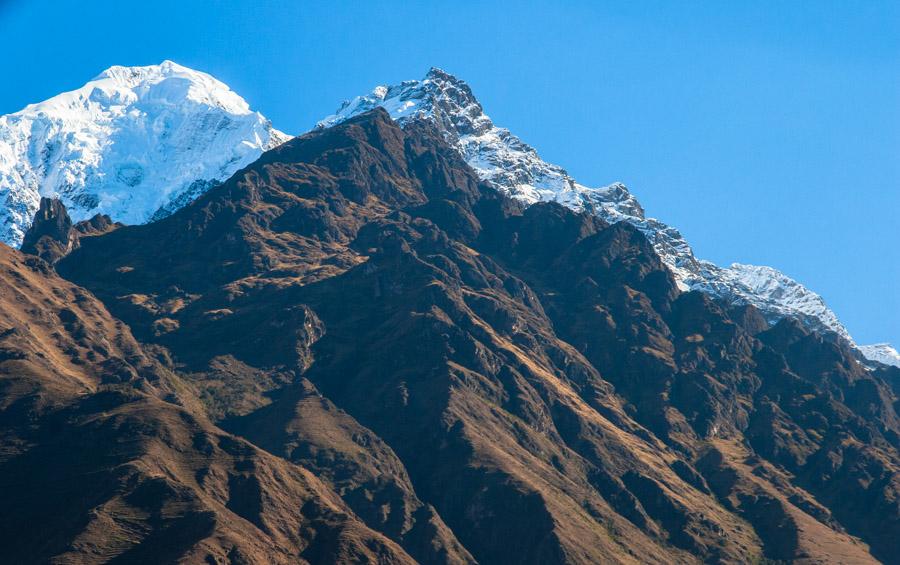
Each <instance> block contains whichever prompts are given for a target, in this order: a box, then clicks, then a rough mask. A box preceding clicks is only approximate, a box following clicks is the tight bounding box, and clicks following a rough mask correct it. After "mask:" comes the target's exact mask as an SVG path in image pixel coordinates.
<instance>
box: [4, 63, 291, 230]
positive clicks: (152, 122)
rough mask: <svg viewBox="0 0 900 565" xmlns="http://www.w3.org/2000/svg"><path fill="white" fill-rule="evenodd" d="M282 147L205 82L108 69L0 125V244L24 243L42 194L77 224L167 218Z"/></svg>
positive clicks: (174, 70)
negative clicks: (101, 217) (104, 217)
mask: <svg viewBox="0 0 900 565" xmlns="http://www.w3.org/2000/svg"><path fill="white" fill-rule="evenodd" d="M286 139H288V136H286V135H285V134H283V133H281V132H279V131H277V130H275V129H274V128H273V127H272V125H271V124H270V123H269V121H268V120H267V119H266V118H265V117H263V116H262V115H261V114H259V113H258V112H253V111H251V110H250V107H249V106H248V105H247V102H245V101H244V99H242V98H241V97H240V96H238V95H237V94H236V93H234V92H232V91H231V90H230V89H229V88H228V86H226V85H225V84H223V83H221V82H219V81H218V80H216V79H214V78H213V77H211V76H210V75H208V74H205V73H201V72H198V71H194V70H191V69H188V68H185V67H182V66H180V65H177V64H175V63H173V62H171V61H164V62H163V63H162V64H159V65H153V66H147V67H118V66H117V67H111V68H109V69H107V70H106V71H104V72H102V73H101V74H100V75H98V76H97V77H96V78H94V79H93V80H92V81H90V82H88V83H87V84H86V85H84V86H83V87H81V88H79V89H77V90H73V91H71V92H66V93H63V94H59V95H57V96H54V97H53V98H50V99H49V100H46V101H44V102H41V103H38V104H32V105H29V106H27V107H26V108H24V109H23V110H21V111H19V112H16V113H14V114H9V115H6V116H2V117H0V241H2V242H5V243H7V244H9V245H12V246H18V245H20V244H21V242H22V237H23V235H24V233H25V231H26V230H27V229H28V226H29V225H30V223H31V219H32V217H33V216H34V213H35V211H36V210H37V209H38V204H39V202H40V197H41V196H58V197H59V198H60V199H61V200H62V201H63V203H64V204H65V205H66V207H67V209H68V211H69V214H70V215H71V217H72V219H73V220H74V221H79V220H84V219H88V218H90V217H92V216H94V215H95V214H98V213H102V214H108V215H109V216H111V217H112V219H113V220H116V221H121V222H123V223H126V224H136V223H143V222H146V221H149V220H151V219H153V218H158V217H162V216H165V215H167V214H170V213H171V212H173V211H174V210H176V209H178V208H179V207H181V206H183V205H185V204H187V203H189V202H191V201H192V200H193V199H194V198H196V197H197V196H199V195H200V194H201V193H202V192H204V191H205V190H206V189H208V188H209V187H210V186H213V185H215V184H216V183H218V182H220V181H222V180H225V179H227V178H228V177H230V176H231V175H232V174H233V173H234V172H235V171H237V170H238V169H240V168H241V167H243V166H245V165H247V164H249V163H251V162H252V161H254V160H255V159H256V158H257V157H259V155H260V154H261V153H262V152H263V151H265V150H267V149H270V148H272V147H274V146H276V145H278V144H280V143H282V142H283V141H285V140H286Z"/></svg>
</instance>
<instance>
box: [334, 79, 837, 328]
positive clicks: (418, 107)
mask: <svg viewBox="0 0 900 565" xmlns="http://www.w3.org/2000/svg"><path fill="white" fill-rule="evenodd" d="M375 107H382V108H384V109H385V110H387V111H388V113H389V114H390V115H391V117H393V118H394V119H395V120H397V121H398V122H400V124H401V125H403V124H405V123H406V122H408V121H410V120H418V119H421V120H427V121H430V122H432V123H433V124H435V125H436V126H437V127H438V129H439V131H441V132H442V133H443V135H444V136H445V138H446V139H447V141H448V142H450V143H451V145H453V146H455V147H456V149H457V150H458V151H459V152H460V154H461V155H462V157H463V158H464V159H465V160H466V162H467V163H468V164H469V165H470V166H471V167H472V168H473V169H474V170H475V171H476V172H477V173H478V175H479V176H480V177H481V178H482V180H485V181H487V182H489V183H491V184H493V185H494V186H495V187H496V188H497V189H499V190H500V191H502V192H504V193H506V194H508V195H509V196H512V197H513V198H517V199H519V200H521V201H523V202H525V203H526V204H533V203H535V202H540V201H552V202H558V203H560V204H563V205H565V206H568V207H570V208H573V209H575V210H587V211H591V212H593V213H594V214H597V215H598V216H600V217H602V218H603V219H604V220H606V221H607V222H610V223H615V222H620V221H626V222H629V223H631V224H633V225H635V226H636V227H637V228H638V229H640V230H641V231H642V232H643V233H644V234H645V235H646V236H647V238H648V239H649V240H650V242H651V243H652V244H653V246H654V248H655V250H656V251H657V253H658V254H659V256H660V257H661V258H662V260H663V262H665V263H666V265H667V266H668V267H669V268H670V270H671V271H672V273H673V275H674V276H675V279H676V280H677V282H678V284H679V286H680V287H681V288H682V289H683V290H697V291H701V292H705V293H707V294H710V295H713V296H716V297H718V298H721V299H723V300H725V301H726V302H729V303H732V304H752V305H753V306H755V307H756V308H758V309H759V310H760V311H761V312H762V313H763V315H764V316H765V317H766V318H767V319H768V320H769V322H770V323H774V322H776V321H778V320H780V319H782V318H785V317H793V318H796V319H798V320H800V321H801V322H802V323H803V324H804V325H805V326H807V327H809V328H811V329H814V330H817V331H826V332H833V333H836V334H838V335H840V336H841V337H843V338H844V339H846V340H847V341H849V342H850V343H853V340H852V338H851V336H850V334H849V333H848V332H847V330H846V328H845V327H844V326H843V324H841V322H840V320H839V319H838V317H837V316H836V315H835V314H834V312H832V311H831V310H830V309H829V308H828V306H827V305H826V303H825V301H824V300H823V299H822V297H821V296H819V295H818V294H816V293H815V292H813V291H811V290H809V289H808V288H806V287H805V286H803V285H802V284H800V283H799V282H797V281H795V280H793V279H791V278H790V277H788V276H786V275H784V274H783V273H781V272H780V271H778V270H776V269H773V268H771V267H760V266H753V265H743V264H733V265H731V266H730V267H719V266H717V265H715V264H713V263H711V262H709V261H704V260H701V259H698V258H697V257H695V256H694V252H693V250H692V249H691V246H690V245H689V244H688V242H687V241H686V240H685V238H684V237H683V236H682V234H681V232H680V231H678V229H676V228H674V227H672V226H669V225H667V224H665V223H663V222H661V221H659V220H657V219H655V218H649V217H647V216H646V215H645V213H644V209H643V207H642V206H641V204H640V203H639V202H638V200H637V198H635V197H634V195H633V194H631V192H630V191H629V190H628V188H627V187H626V186H625V185H624V184H622V183H612V184H610V185H607V186H602V187H588V186H585V185H582V184H580V183H578V182H577V181H575V179H573V178H572V177H571V176H570V175H569V174H568V173H567V172H566V170H565V169H563V168H562V167H560V166H558V165H554V164H551V163H547V162H546V161H544V160H543V159H541V158H540V156H539V155H538V154H537V151H535V150H534V149H533V148H532V147H531V146H529V145H528V144H526V143H525V142H523V141H522V140H520V139H519V138H518V137H516V136H515V135H513V134H512V133H510V131H509V130H507V129H504V128H500V127H496V126H495V125H494V123H493V122H492V121H491V119H490V118H488V116H487V115H486V114H485V113H484V110H483V108H482V106H481V104H480V103H479V102H478V100H477V99H476V98H475V96H474V95H473V94H472V90H471V88H469V86H468V85H467V84H466V83H465V82H464V81H462V80H460V79H458V78H456V77H454V76H452V75H450V74H448V73H446V72H444V71H442V70H440V69H435V68H432V69H431V70H430V71H429V72H428V74H427V75H425V78H423V79H422V80H411V81H405V82H402V83H400V84H398V85H394V86H378V87H376V88H375V89H374V90H372V92H370V93H369V94H366V95H363V96H358V97H356V98H354V99H352V100H349V101H347V102H344V104H343V105H342V106H341V107H340V108H339V109H338V111H337V112H336V113H335V114H333V115H331V116H328V117H327V118H325V119H324V120H322V121H321V122H319V124H318V127H320V128H322V127H329V126H332V125H335V124H337V123H340V122H342V121H344V120H346V119H348V118H351V117H353V116H356V115H358V114H361V113H363V112H367V111H369V110H372V109H373V108H375Z"/></svg>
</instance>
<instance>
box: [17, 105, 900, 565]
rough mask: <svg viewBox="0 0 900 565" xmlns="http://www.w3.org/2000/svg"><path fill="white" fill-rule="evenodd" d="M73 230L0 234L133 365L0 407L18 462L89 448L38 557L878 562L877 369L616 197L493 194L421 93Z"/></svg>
mask: <svg viewBox="0 0 900 565" xmlns="http://www.w3.org/2000/svg"><path fill="white" fill-rule="evenodd" d="M80 243H81V244H80V247H79V248H77V249H74V250H72V251H71V252H70V253H68V254H67V255H65V256H64V257H62V258H61V259H60V260H59V261H58V263H57V264H56V270H57V271H58V272H59V275H60V276H61V277H62V278H64V279H67V281H71V282H67V281H63V280H62V279H61V278H60V277H58V276H57V275H56V274H55V273H54V271H53V270H52V269H51V268H50V267H49V266H47V265H46V264H45V263H43V262H41V261H40V260H39V259H36V258H25V257H24V256H22V255H20V254H15V257H16V258H17V260H18V261H20V262H21V261H26V262H27V261H30V262H32V264H33V265H35V268H36V269H39V270H42V272H43V273H44V274H43V275H41V276H43V277H45V278H46V279H47V280H53V281H56V283H55V284H60V285H62V284H65V285H68V287H69V288H71V289H78V290H77V292H81V293H83V294H84V295H85V296H87V297H89V298H90V300H91V304H95V305H96V308H98V309H102V312H103V316H104V319H105V320H121V322H118V321H115V322H112V323H114V324H118V325H117V326H115V327H116V328H118V329H115V330H112V329H110V335H118V336H120V338H121V336H125V335H127V336H128V340H129V341H128V344H130V345H129V347H132V348H133V349H134V351H136V352H137V353H135V355H138V357H135V359H136V360H135V361H128V359H130V357H129V356H128V355H119V354H118V353H116V354H110V355H111V356H112V357H115V358H122V359H125V360H126V362H127V363H128V366H129V367H131V366H134V365H135V363H138V361H137V359H138V358H140V359H142V361H140V363H138V365H140V366H141V367H144V366H145V365H146V367H145V368H141V369H139V368H135V369H134V372H135V373H136V376H135V377H134V378H133V379H131V380H130V381H128V382H125V383H119V384H116V385H115V387H113V388H112V389H111V390H107V389H106V388H103V387H101V386H100V385H98V384H97V383H98V382H101V381H102V380H103V379H104V378H108V377H104V376H103V375H104V373H103V372H102V370H101V368H95V367H94V365H85V364H82V365H77V366H78V367H79V371H80V372H78V373H77V374H78V375H79V377H78V378H79V380H80V381H85V383H84V384H81V385H79V386H81V387H83V391H84V392H78V393H75V392H72V393H68V394H69V396H68V397H66V398H67V399H66V400H64V401H60V406H59V408H58V409H57V408H55V409H54V410H49V411H47V412H39V413H35V415H34V416H33V417H31V419H30V420H29V419H27V418H26V417H25V416H24V414H26V413H28V412H27V410H24V409H22V410H19V411H18V412H9V411H8V410H7V412H5V413H4V414H9V415H8V416H4V417H3V419H2V420H0V422H3V423H4V426H5V427H4V433H9V434H13V435H15V434H19V435H21V437H22V438H23V439H21V440H18V441H19V443H17V444H15V445H19V444H21V445H22V446H23V447H21V453H19V452H15V453H13V454H12V455H10V456H9V457H8V458H7V459H5V460H4V462H3V463H0V474H3V473H9V474H8V475H3V476H16V477H20V478H19V480H20V481H23V482H24V483H25V484H26V488H27V489H31V490H30V491H28V490H26V491H23V492H36V491H39V490H40V489H46V487H47V486H48V485H50V484H57V483H53V482H52V481H53V480H55V475H54V476H50V475H46V474H44V473H37V474H35V475H34V476H27V473H26V471H27V469H31V468H33V467H36V466H39V463H40V461H43V460H44V458H46V457H49V453H51V452H53V451H59V452H61V453H66V454H69V455H68V457H67V460H69V459H70V460H71V461H73V463H72V469H76V468H77V469H81V468H87V469H90V470H91V472H96V473H97V476H98V477H100V478H102V479H103V480H99V479H98V482H97V483H96V484H94V483H86V484H88V485H89V487H90V488H86V489H84V491H85V493H87V494H86V495H85V498H84V501H83V502H82V503H80V504H75V505H72V506H71V509H70V510H69V511H68V513H67V514H66V516H68V517H67V518H65V520H66V525H65V526H63V525H62V523H61V522H52V524H53V525H52V527H50V526H48V529H47V530H46V531H47V532H51V531H52V532H59V534H58V535H59V540H60V541H59V543H58V544H57V545H54V546H52V547H53V549H47V550H46V553H44V554H42V555H46V556H47V557H48V558H49V557H52V556H63V555H68V554H66V553H65V552H76V554H77V555H79V556H83V555H87V554H89V552H91V551H93V548H94V547H102V548H103V549H102V551H101V552H100V553H99V555H104V556H111V555H115V556H122V555H124V556H125V557H123V558H122V559H128V558H135V559H138V558H149V557H151V556H152V557H154V558H159V559H163V560H166V559H181V558H185V559H189V560H190V559H196V560H200V559H211V560H215V559H219V558H221V559H222V560H226V561H227V560H231V561H232V562H239V561H240V560H239V559H237V558H236V557H235V556H238V555H239V556H241V559H245V560H247V561H253V560H256V561H258V562H265V561H269V562H278V561H279V560H282V561H286V560H291V559H295V560H297V559H306V560H308V561H311V562H323V561H324V562H331V561H338V562H350V561H354V562H356V561H368V562H372V561H378V562H402V561H404V560H417V561H419V562H423V563H472V562H480V563H597V562H603V563H635V562H661V563H662V562H665V563H681V562H684V563H695V562H724V563H745V562H753V561H760V560H763V559H771V560H780V561H798V562H817V563H847V562H854V563H864V562H876V561H878V560H881V561H883V562H888V563H896V562H900V554H898V548H897V546H896V539H898V538H900V502H898V499H897V493H898V492H900V489H898V486H900V482H898V481H900V475H898V469H900V455H898V448H900V420H898V416H897V412H896V410H897V409H898V406H900V405H898V393H900V370H894V369H891V368H887V367H882V368H879V369H876V370H873V371H868V370H866V369H865V368H863V367H862V366H861V365H860V364H859V363H858V362H857V361H856V358H855V356H854V355H853V353H852V351H851V350H850V349H848V348H847V347H846V345H845V344H842V343H840V342H838V341H835V340H833V339H830V338H825V337H822V336H819V335H817V334H815V333H809V332H807V331H806V330H804V329H802V328H801V327H800V326H799V325H797V324H792V323H790V322H782V323H780V324H778V325H777V326H775V327H772V328H769V327H768V325H767V324H766V323H765V321H764V320H762V319H761V317H760V316H759V314H758V313H756V312H755V311H754V310H753V309H752V308H741V309H730V308H727V307H725V306H723V305H722V304H719V303H716V302H714V301H711V300H710V299H709V298H708V297H706V296H704V295H701V294H698V293H682V292H680V291H679V290H678V289H677V286H676V284H675V281H674V280H673V279H672V276H671V274H670V273H669V271H668V270H667V269H666V267H665V266H664V264H663V263H662V262H661V261H660V259H659V257H658V256H657V255H656V254H655V252H654V251H653V247H652V245H651V244H650V243H649V242H648V241H647V240H646V238H645V237H644V236H643V235H642V234H641V233H640V232H639V231H637V230H636V229H635V228H633V227H631V226H628V225H625V224H615V225H607V224H605V223H604V222H603V221H601V220H599V219H597V218H596V217H592V216H589V215H587V214H576V213H574V212H572V211H570V210H568V209H566V208H563V207H561V206H558V205H555V204H537V205H533V206H531V207H529V208H527V209H523V208H522V207H521V206H520V205H519V204H517V203H515V202H513V201H511V200H508V199H507V198H505V197H503V196H502V195H500V194H498V193H497V192H496V191H494V190H493V189H492V188H490V187H489V186H486V185H484V184H482V183H480V182H479V181H478V179H477V177H476V176H475V175H474V173H473V172H472V171H471V170H470V169H469V168H468V167H467V166H466V165H465V164H464V163H463V162H462V161H461V160H460V158H459V157H458V156H457V154H456V153H455V152H454V151H453V150H451V149H450V148H449V147H448V146H446V144H445V142H444V141H443V140H442V138H441V136H440V135H438V134H436V133H434V132H433V131H432V130H430V129H429V128H428V127H427V126H425V125H423V124H420V123H417V122H411V123H409V124H407V125H406V126H405V128H404V129H401V128H399V127H398V126H397V125H396V124H395V123H394V122H392V121H391V120H390V118H389V117H388V116H387V114H386V113H385V112H384V111H383V110H375V111H372V112H369V113H367V114H364V115H361V116H359V117H356V118H353V119H351V120H348V121H347V122H344V123H342V124H340V125H338V126H335V127H332V128H329V129H325V130H320V131H316V132H313V133H311V134H307V135H305V136H302V137H299V138H295V139H293V140H291V141H289V142H287V143H285V144H284V145H282V146H280V147H279V148H277V149H275V150H272V151H269V152H267V153H265V154H264V155H263V156H262V157H261V158H260V160H259V161H257V162H256V163H254V164H252V165H250V166H248V167H247V168H245V169H243V170H242V171H240V172H239V173H238V174H236V175H235V176H234V177H232V178H231V179H230V180H228V181H227V182H225V183H224V184H222V185H221V186H219V187H217V188H214V189H212V190H210V191H209V192H208V193H206V194H205V195H204V196H202V197H201V198H200V199H198V200H197V201H196V202H195V203H193V204H191V205H189V206H187V207H185V208H184V209H182V210H180V211H178V212H177V213H175V214H173V215H172V216H170V217H168V218H166V219H163V220H161V221H158V222H155V223H152V224H147V225H142V226H134V227H122V228H119V229H116V230H114V231H111V232H109V233H105V234H102V235H97V236H94V237H85V238H82V239H81V240H80ZM16 284H17V285H18V283H16ZM75 285H80V287H79V286H75ZM84 289H87V290H84ZM22 292H25V291H22ZM72 292H76V290H72ZM92 293H93V295H96V297H97V299H99V301H100V302H102V305H100V302H98V301H97V300H95V299H94V298H93V295H92ZM26 294H27V293H26ZM11 307H12V305H10V304H3V308H11ZM106 309H108V311H109V312H111V313H112V314H109V313H107V310H106ZM113 316H115V318H113ZM82 317H83V316H82V314H81V313H78V312H76V313H75V315H74V317H72V316H70V318H72V319H75V320H79V319H81V318H82ZM47 323H48V324H50V326H52V325H53V324H64V323H65V322H64V321H63V320H62V319H61V318H60V320H59V321H57V320H56V319H55V318H53V319H50V320H49V321H48V322H47ZM82 323H84V324H85V327H94V325H91V324H87V323H85V322H82ZM63 327H65V326H63ZM73 327H74V326H73ZM110 327H111V328H112V327H113V326H110ZM48 331H52V330H48ZM61 335H64V334H61ZM132 335H133V336H134V338H132V337H131V336H132ZM105 339H107V340H110V339H112V338H111V337H106V338H105ZM30 343H32V344H34V343H43V342H42V341H41V338H39V337H38V338H34V339H32V341H31V342H30ZM48 343H49V342H48ZM0 345H3V342H2V341H0ZM4 347H7V349H4V350H3V351H9V352H10V353H7V354H6V355H12V356H15V355H18V354H19V353H18V352H20V351H25V350H26V345H24V342H16V343H15V344H13V345H12V346H5V345H4ZM61 347H63V346H61ZM83 347H85V348H87V346H83ZM63 349H64V347H63ZM106 349H107V351H111V349H110V348H109V347H107V348H106ZM45 355H46V357H47V358H48V359H56V357H57V356H58V354H56V353H54V354H53V355H51V354H50V353H45ZM85 355H86V354H85ZM95 355H98V354H97V353H95ZM132 357H134V355H133V356H132ZM0 359H2V357H0ZM98 359H99V358H98ZM143 359H146V360H143ZM141 363H143V365H141ZM100 364H101V365H102V359H100ZM3 367H4V365H2V364H0V369H2V368H3ZM123 372H126V373H127V372H128V371H123ZM0 374H2V375H13V374H14V372H13V371H7V372H6V373H2V372H0ZM61 375H62V376H61ZM64 375H65V373H63V372H61V371H60V372H55V371H53V370H45V371H43V372H40V371H36V372H35V375H34V377H33V379H32V380H33V382H35V383H38V384H35V385H33V386H35V387H46V386H50V384H51V383H54V384H53V386H63V384H55V383H57V381H58V382H59V383H64V384H65V386H74V385H71V383H70V380H69V379H68V378H67V377H65V376H64ZM4 378H6V379H7V380H6V381H4V382H10V383H15V382H16V381H15V379H14V378H13V377H11V376H10V377H8V378H7V377H4ZM138 383H140V384H138ZM8 386H9V387H10V388H14V387H13V385H8ZM18 386H19V385H15V387H18ZM104 386H106V385H104ZM91 387H93V388H91ZM78 390H79V391H80V390H82V389H78ZM38 396H40V397H41V398H48V396H47V395H38ZM26 420H27V421H28V422H31V423H30V424H28V426H32V427H33V430H32V431H29V432H28V433H34V434H37V435H35V436H33V437H35V438H38V439H25V434H26V432H25V431H20V428H21V429H24V428H23V427H22V426H24V424H22V423H21V422H23V421H26ZM26 427H27V426H26ZM29 429H31V428H29ZM51 429H52V430H61V431H62V432H61V433H57V434H54V435H53V436H52V437H51V436H50V435H49V432H46V434H47V435H44V436H42V435H40V434H41V433H45V432H41V431H40V430H51ZM6 430H10V431H9V432H7V431H6ZM11 437H13V436H11ZM15 437H19V436H15ZM86 442H90V443H89V444H88V443H86ZM31 444H34V445H36V446H37V447H34V448H28V447H26V446H28V445H31ZM69 444H71V445H69ZM10 445H13V444H10ZM88 445H96V446H103V448H102V449H96V448H95V449H90V448H88ZM73 446H77V447H73ZM58 472H59V473H74V472H75V471H72V470H69V471H66V470H65V468H63V469H61V470H59V471H58ZM66 476H68V475H66ZM0 484H9V483H8V482H3V481H0ZM61 492H63V493H65V492H68V493H69V496H75V494H74V493H75V491H73V490H71V489H69V490H68V491H66V489H62V490H61ZM16 496H18V495H16ZM14 500H15V501H16V502H15V505H16V506H15V507H16V508H19V507H24V506H26V503H25V499H24V497H19V498H14ZM160 501H163V502H160ZM3 504H6V503H3ZM51 508H52V504H50V503H49V502H48V503H47V504H46V505H44V506H40V505H35V506H34V508H33V509H32V510H30V511H29V513H26V514H25V516H26V517H27V518H26V519H25V520H24V521H19V522H16V524H25V525H27V524H33V523H41V520H42V519H44V518H43V517H45V516H46V515H47V514H48V513H50V512H51ZM175 509H177V511H176V510H175ZM5 515H9V513H8V512H7V513H5ZM54 519H55V518H54ZM62 519H63V518H60V520H62ZM48 520H49V519H48ZM179 520H180V521H179ZM45 523H47V524H50V523H51V522H50V521H46V522H45ZM101 524H105V525H104V526H103V527H100V525H101ZM21 528H22V529H23V530H24V528H25V526H21ZM16 531H18V530H16ZM104 532H105V533H106V535H104ZM176 532H180V533H179V534H178V535H180V536H182V537H181V538H178V539H176V538H175V537H171V536H175V535H176ZM4 535H5V534H4ZM26 537H27V536H26ZM82 539H84V540H88V541H87V542H85V543H81V542H80V541H78V540H82ZM121 540H124V541H121ZM21 547H23V548H25V547H27V546H26V545H22V546H21ZM47 547H51V546H50V545H48V546H47ZM163 547H166V548H171V549H170V550H167V551H171V553H169V554H162V553H154V552H159V551H162V550H163V549H162V548H163ZM229 548H234V549H229ZM229 551H234V552H238V553H235V554H234V555H231V554H229ZM78 552H80V553H78ZM104 552H105V553H104ZM129 552H130V553H129ZM91 555H93V554H91ZM206 555H210V556H212V557H209V558H207V557H202V558H201V557H200V556H206ZM67 558H68V557H67ZM104 560H108V559H104V558H97V559H96V561H104Z"/></svg>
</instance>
